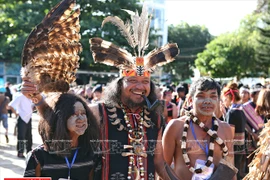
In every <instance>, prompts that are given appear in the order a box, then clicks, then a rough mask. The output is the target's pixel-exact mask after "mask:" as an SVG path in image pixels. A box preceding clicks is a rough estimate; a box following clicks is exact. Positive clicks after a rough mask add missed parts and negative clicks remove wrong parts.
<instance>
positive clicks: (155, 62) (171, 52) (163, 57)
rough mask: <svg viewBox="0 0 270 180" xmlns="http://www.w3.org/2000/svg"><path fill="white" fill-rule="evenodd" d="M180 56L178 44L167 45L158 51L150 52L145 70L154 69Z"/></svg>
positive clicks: (146, 59)
mask: <svg viewBox="0 0 270 180" xmlns="http://www.w3.org/2000/svg"><path fill="white" fill-rule="evenodd" d="M178 54H179V49H178V46H177V44H176V43H173V44H166V45H164V46H162V47H160V48H158V49H154V50H153V51H151V52H149V53H148V54H147V55H146V56H145V57H144V60H145V64H144V65H145V69H153V68H155V67H156V66H162V65H164V64H167V63H170V62H172V61H174V59H175V57H176V56H177V55H178Z"/></svg>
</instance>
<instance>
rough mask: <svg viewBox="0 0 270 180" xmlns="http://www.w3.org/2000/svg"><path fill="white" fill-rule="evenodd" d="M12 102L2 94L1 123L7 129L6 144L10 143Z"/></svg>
mask: <svg viewBox="0 0 270 180" xmlns="http://www.w3.org/2000/svg"><path fill="white" fill-rule="evenodd" d="M9 102H10V100H9V97H7V96H5V95H4V94H0V123H1V121H2V125H3V127H4V128H5V138H6V143H8V142H9V138H8V103H9Z"/></svg>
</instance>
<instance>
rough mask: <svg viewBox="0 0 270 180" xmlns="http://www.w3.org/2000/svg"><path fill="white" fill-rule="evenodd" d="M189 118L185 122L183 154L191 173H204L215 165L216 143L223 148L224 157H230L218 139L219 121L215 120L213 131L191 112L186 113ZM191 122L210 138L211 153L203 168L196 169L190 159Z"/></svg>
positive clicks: (223, 144) (225, 147) (221, 141)
mask: <svg viewBox="0 0 270 180" xmlns="http://www.w3.org/2000/svg"><path fill="white" fill-rule="evenodd" d="M186 115H187V118H186V120H185V124H184V130H183V134H182V144H181V149H182V153H183V158H184V161H185V163H186V166H187V167H188V169H189V171H190V172H192V173H196V174H198V173H202V172H203V171H205V170H207V168H208V167H209V166H211V164H212V163H213V156H214V148H215V143H214V142H216V143H217V144H218V145H220V146H221V148H222V151H223V157H224V156H227V155H228V148H227V146H226V145H225V143H224V142H223V140H222V139H221V138H219V137H218V135H217V130H218V120H217V119H216V118H214V117H213V118H214V126H213V130H212V129H209V128H208V127H206V126H205V124H204V123H202V122H200V120H199V119H198V118H197V117H195V116H194V115H193V114H192V113H191V112H190V111H188V112H187V113H186ZM190 121H193V122H194V123H195V124H197V125H198V126H199V127H200V128H202V129H203V130H204V131H205V132H206V133H207V134H208V135H209V136H210V143H209V152H208V157H207V161H206V163H205V166H203V167H202V168H198V169H195V168H194V167H192V166H191V165H190V159H189V157H188V154H187V132H188V128H189V124H190Z"/></svg>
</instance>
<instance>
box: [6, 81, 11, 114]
mask: <svg viewBox="0 0 270 180" xmlns="http://www.w3.org/2000/svg"><path fill="white" fill-rule="evenodd" d="M10 85H11V84H10V83H9V82H6V83H5V87H6V92H5V96H7V97H8V98H9V100H10V101H12V93H11V90H10ZM8 114H9V117H10V118H11V117H12V110H11V109H9V110H8Z"/></svg>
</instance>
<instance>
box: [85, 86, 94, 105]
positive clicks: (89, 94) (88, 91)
mask: <svg viewBox="0 0 270 180" xmlns="http://www.w3.org/2000/svg"><path fill="white" fill-rule="evenodd" d="M92 90H93V88H92V87H91V86H88V87H87V88H86V91H85V99H86V100H87V102H88V103H91V101H92V99H93V92H92Z"/></svg>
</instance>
